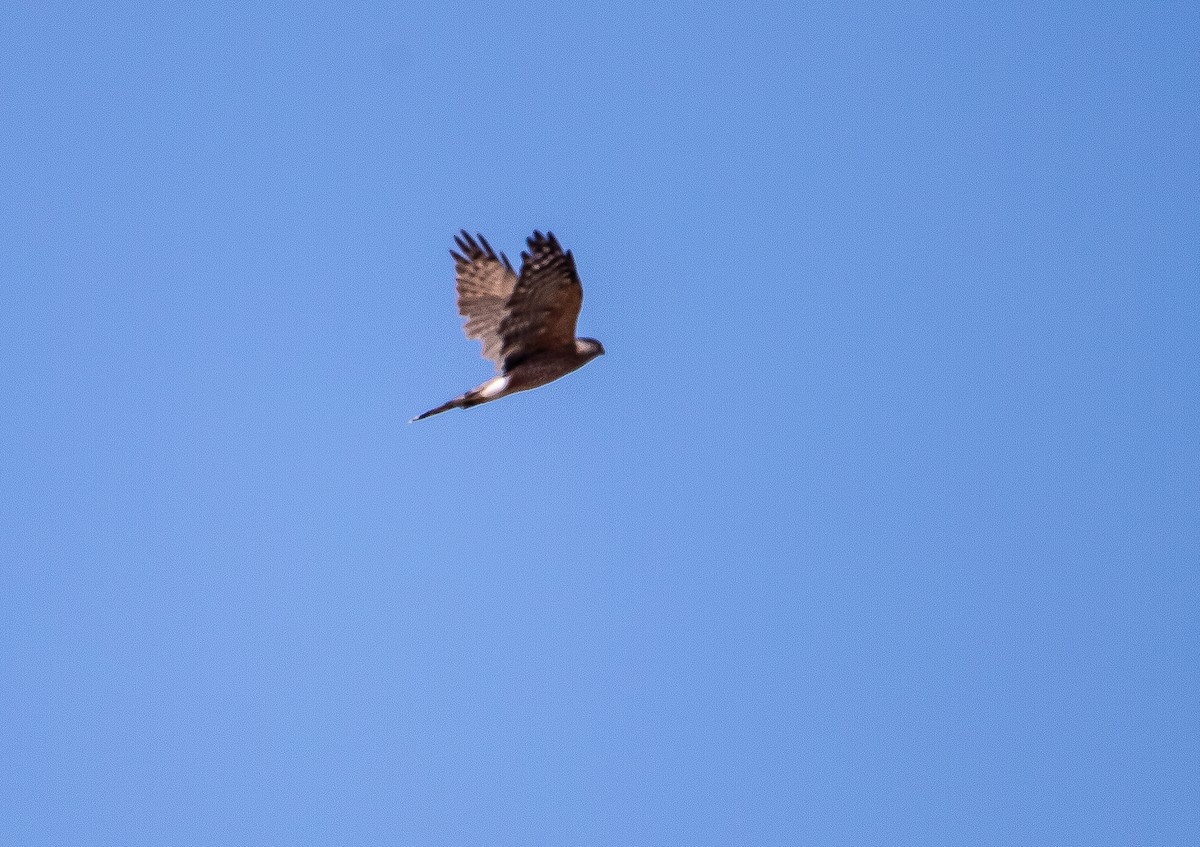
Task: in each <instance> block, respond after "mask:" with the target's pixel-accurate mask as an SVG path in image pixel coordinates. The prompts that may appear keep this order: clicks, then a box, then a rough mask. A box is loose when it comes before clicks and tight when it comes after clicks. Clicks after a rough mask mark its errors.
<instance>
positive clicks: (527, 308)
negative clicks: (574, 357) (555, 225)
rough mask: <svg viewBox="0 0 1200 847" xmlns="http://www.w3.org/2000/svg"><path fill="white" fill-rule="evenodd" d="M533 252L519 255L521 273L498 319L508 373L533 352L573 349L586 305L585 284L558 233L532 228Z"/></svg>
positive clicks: (530, 247)
mask: <svg viewBox="0 0 1200 847" xmlns="http://www.w3.org/2000/svg"><path fill="white" fill-rule="evenodd" d="M528 244H529V252H527V253H526V252H523V253H521V276H520V278H519V279H518V280H517V285H516V288H514V289H513V293H512V296H511V297H509V298H508V308H507V310H506V311H507V313H508V314H507V315H506V316H505V317H504V320H503V321H501V323H500V338H501V351H502V356H503V360H504V369H505V370H506V371H507V370H509V369H510V368H512V367H514V366H515V365H517V364H518V363H520V362H521V360H523V359H525V358H528V357H529V356H530V355H531V354H532V353H536V352H539V351H542V350H553V349H559V348H563V347H571V348H574V345H575V322H576V321H577V320H578V319H579V310H580V308H582V306H583V286H582V285H581V284H580V282H579V274H577V273H576V272H575V259H574V257H572V256H571V254H570V252H566V253H564V252H563V249H562V247H561V246H559V243H558V239H557V238H555V237H554V233H552V232H548V233H546V234H545V235H542V234H541V233H540V232H534V234H533V236H532V237H530V239H529V241H528Z"/></svg>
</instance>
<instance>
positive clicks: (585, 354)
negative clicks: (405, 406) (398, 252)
mask: <svg viewBox="0 0 1200 847" xmlns="http://www.w3.org/2000/svg"><path fill="white" fill-rule="evenodd" d="M454 243H455V244H457V245H458V251H457V252H456V251H454V250H451V251H450V255H451V256H453V257H454V274H455V277H456V279H457V285H458V312H459V314H460V315H462V316H463V317H464V318H466V319H467V322H466V325H465V326H464V327H463V329H464V331H465V332H466V333H467V338H477V339H479V341H480V342H482V344H483V356H484V358H485V359H491V360H492V361H493V362H495V363H496V371H497V376H494V377H492V378H491V379H489V380H488V381H487V382H485V383H483V384H482V385H480V386H478V387H476V388H472V389H471V390H470V391H468V392H467V393H466V394H462V395H459V396H458V397H455V398H454V399H453V400H450V401H447V402H445V403H443V404H442V405H440V406H438V407H437V408H436V409H430V410H429V411H428V412H425V413H424V414H422V415H417V416H416V417H415V418H413V419H412V420H413V421H419V420H422V419H423V418H428V417H430V416H432V415H439V414H441V413H442V412H448V411H450V410H451V409H469V408H471V407H472V406H478V405H479V404H480V403H489V402H491V401H492V400H499V399H500V398H501V397H507V396H508V395H509V394H516V393H517V392H518V391H527V390H529V389H530V388H537V387H538V386H541V385H545V384H546V383H548V382H553V381H554V380H556V379H558V378H559V377H563V376H566V375H567V374H569V373H570V372H571V371H574V370H578V369H579V368H582V367H583V366H584V365H586V364H587V363H588V362H590V361H591V360H592V359H594V358H596V357H597V356H600V355H603V353H604V345H603V344H601V343H600V342H599V341H597V340H596V339H594V338H576V337H575V322H576V321H577V320H578V319H579V310H580V308H581V307H582V306H583V286H582V285H581V284H580V282H579V274H578V273H576V271H575V258H574V257H573V256H572V255H571V252H570V251H569V250H568V251H567V252H565V253H564V252H563V249H562V247H561V246H560V245H559V243H558V239H557V238H555V237H554V233H552V232H547V233H546V234H545V235H542V234H541V233H540V232H537V231H535V232H534V233H533V235H532V236H531V237H530V238H529V239H528V241H527V243H528V245H529V250H528V252H522V253H521V274H520V276H518V275H517V273H516V272H515V271H514V270H513V266H512V263H510V262H509V261H508V257H507V256H505V255H504V254H503V253H500V254H497V253H496V251H495V250H493V249H492V246H491V245H490V244H488V243H487V239H485V238H484V237H483V236H482V235H477V236H476V237H475V238H472V237H471V236H470V234H468V233H467V231H466V230H465V229H464V230H463V231H462V234H461V235H456V236H454ZM410 423H412V421H410Z"/></svg>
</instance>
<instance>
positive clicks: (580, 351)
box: [575, 338, 604, 359]
mask: <svg viewBox="0 0 1200 847" xmlns="http://www.w3.org/2000/svg"><path fill="white" fill-rule="evenodd" d="M575 353H576V354H577V355H579V356H586V357H587V358H589V359H594V358H596V357H597V356H603V355H604V345H603V344H601V343H600V342H599V341H597V340H596V339H594V338H576V339H575Z"/></svg>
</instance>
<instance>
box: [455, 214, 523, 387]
mask: <svg viewBox="0 0 1200 847" xmlns="http://www.w3.org/2000/svg"><path fill="white" fill-rule="evenodd" d="M478 238H479V240H478V241H476V240H475V239H474V238H472V237H471V236H470V234H468V233H467V231H466V230H465V229H464V230H463V231H462V234H461V235H456V236H454V243H455V244H457V245H458V249H459V251H460V252H455V251H453V250H451V251H450V255H451V256H453V257H454V275H455V277H456V279H457V282H458V313H459V314H460V315H462V316H463V317H464V318H466V319H467V323H466V326H464V327H463V330H464V331H465V332H466V333H467V338H478V339H479V340H480V341H481V342H482V343H483V356H484V358H485V359H491V360H492V361H493V362H495V363H496V369H497V370H499V369H500V368H501V366H502V363H503V361H504V358H503V353H502V349H503V341H502V337H501V331H500V323H501V321H503V320H504V317H505V314H506V310H505V304H506V303H507V302H508V298H509V297H510V296H511V295H512V293H513V288H514V287H516V284H517V274H516V272H515V271H513V266H512V264H511V263H510V262H509V261H508V257H507V256H505V255H504V254H503V253H501V254H499V255H497V254H496V251H495V250H493V249H492V245H490V244H488V243H487V239H485V238H484V237H483V236H482V235H480V236H478Z"/></svg>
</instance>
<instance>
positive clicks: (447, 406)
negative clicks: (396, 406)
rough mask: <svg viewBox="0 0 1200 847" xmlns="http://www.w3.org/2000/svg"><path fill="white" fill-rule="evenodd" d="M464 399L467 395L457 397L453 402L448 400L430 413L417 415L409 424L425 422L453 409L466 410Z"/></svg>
mask: <svg viewBox="0 0 1200 847" xmlns="http://www.w3.org/2000/svg"><path fill="white" fill-rule="evenodd" d="M464 399H466V395H463V396H462V397H455V398H454V399H453V400H448V401H446V402H445V403H443V404H442V405H440V406H438V407H437V408H436V409H430V410H429V411H428V412H424V413H423V414H420V415H417V416H416V417H415V418H413V419H412V420H410V421H409V423H416V422H417V421H423V420H425V418H432V417H433V416H434V415H440V414H441V413H442V412H448V411H450V410H451V409H461V408H464V405H465V404H464V403H463V400H464Z"/></svg>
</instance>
